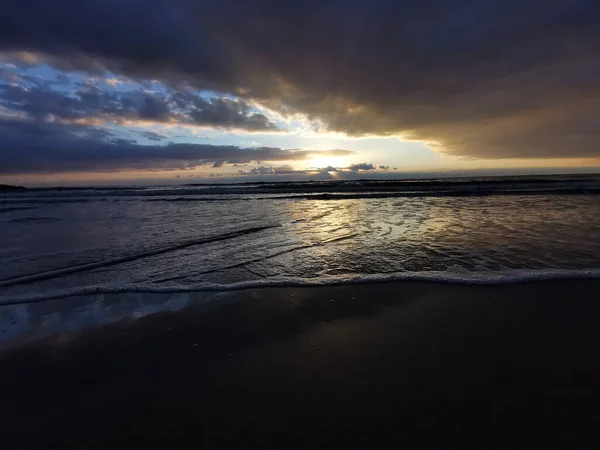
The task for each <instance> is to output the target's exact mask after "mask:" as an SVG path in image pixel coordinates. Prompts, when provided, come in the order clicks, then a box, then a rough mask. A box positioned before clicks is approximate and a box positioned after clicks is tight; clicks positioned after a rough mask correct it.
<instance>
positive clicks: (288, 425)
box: [0, 280, 600, 449]
mask: <svg viewBox="0 0 600 450" xmlns="http://www.w3.org/2000/svg"><path fill="white" fill-rule="evenodd" d="M599 292H600V281H594V280H563V281H561V280H555V281H540V282H530V283H516V284H506V285H497V286H491V285H490V286H474V285H471V286H469V285H450V284H441V283H417V282H402V283H381V284H364V285H340V286H327V287H296V288H294V287H288V288H283V287H279V288H278V287H275V288H265V289H251V290H240V291H233V292H230V293H227V295H226V296H225V297H224V298H223V301H221V302H206V303H203V304H191V305H188V306H186V307H184V308H182V309H180V310H177V311H167V312H159V313H155V314H149V315H145V316H144V317H140V318H137V319H136V318H135V317H136V315H135V314H129V315H128V316H126V317H125V318H123V319H122V320H118V321H116V322H113V323H109V324H107V325H97V326H92V327H84V328H82V329H80V330H77V331H72V332H63V333H60V334H57V335H51V336H47V337H45V338H43V339H37V340H32V341H29V342H27V343H24V344H22V345H13V346H11V347H8V348H5V349H4V350H3V351H2V352H1V353H0V359H1V363H0V373H1V375H0V379H1V380H2V383H0V398H1V399H2V401H1V402H0V411H1V413H0V417H1V421H0V436H1V437H2V444H3V448H133V447H136V448H144V447H152V448H158V447H165V448H278V449H280V448H331V447H337V448H344V447H369V446H374V445H376V446H383V445H386V446H389V445H391V446H393V447H396V448H397V447H400V446H402V447H404V448H440V447H442V446H444V447H446V446H453V447H455V448H466V447H468V448H515V447H522V448H532V447H533V446H536V445H543V446H545V447H559V448H588V447H590V446H592V444H593V442H594V441H593V439H594V438H595V437H597V429H598V425H600V414H599V413H598V411H597V405H598V404H599V403H600V362H599V361H598V359H597V356H596V353H597V343H598V342H599V338H600V328H598V326H597V321H598V317H599V314H598V313H600V302H599V301H598V298H600V297H599V296H598V293H599ZM116 295H117V294H115V296H116ZM120 295H121V296H122V295H123V294H120ZM105 297H109V296H108V295H107V296H105ZM84 300H85V299H84V298H83V297H82V298H79V299H78V298H71V299H59V300H55V301H53V302H48V304H46V305H45V306H40V305H39V304H38V305H37V306H36V307H38V308H40V307H45V308H47V309H53V308H54V309H57V310H58V309H60V308H61V302H62V303H68V302H71V303H73V302H77V301H84ZM105 301H110V299H109V298H107V299H105ZM127 317H129V318H127Z"/></svg>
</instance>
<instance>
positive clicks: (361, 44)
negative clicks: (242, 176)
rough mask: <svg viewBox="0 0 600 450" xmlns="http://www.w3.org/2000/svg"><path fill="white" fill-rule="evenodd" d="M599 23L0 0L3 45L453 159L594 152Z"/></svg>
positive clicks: (490, 12)
mask: <svg viewBox="0 0 600 450" xmlns="http://www.w3.org/2000/svg"><path fill="white" fill-rule="evenodd" d="M598 23H600V3H599V2H597V1H596V0H569V1H567V0H457V1H453V2H449V1H447V0H423V1H419V2H408V1H402V2H401V1H396V0H326V1H323V0H305V1H301V2H282V1H276V0H218V1H217V0H203V1H200V0H197V1H194V0H169V1H167V0H159V1H156V2H145V1H142V0H88V1H86V2H81V1H78V0H58V1H55V2H47V1H46V0H18V1H17V0H9V2H8V4H4V5H3V8H2V9H1V10H0V49H1V50H4V51H12V52H22V51H28V52H34V53H36V54H37V55H38V57H41V58H45V59H46V60H48V61H50V62H51V63H53V64H55V65H58V66H61V67H77V68H84V69H87V70H90V71H93V70H100V69H101V68H103V67H104V68H109V69H111V70H113V71H117V72H123V73H127V74H129V75H134V76H141V77H146V78H159V79H163V80H165V81H167V82H171V83H174V84H176V83H178V82H181V81H183V80H186V81H189V82H191V83H193V84H195V85H196V86H198V87H209V88H214V89H218V90H220V91H223V92H232V93H236V94H242V95H245V96H247V97H253V98H258V99H260V100H261V101H263V102H264V103H266V104H268V105H269V106H271V107H272V108H282V111H283V112H284V113H285V112H288V111H290V110H291V111H301V112H304V113H306V114H308V115H309V116H310V117H313V118H315V119H320V120H322V121H323V122H324V123H325V124H326V125H327V126H328V127H329V128H330V129H332V130H339V131H344V132H347V133H349V134H352V135H365V134H378V135H389V134H403V135H405V136H409V137H412V138H415V139H421V140H425V141H428V142H430V143H431V144H432V145H433V146H434V147H436V148H439V149H440V150H442V151H444V152H447V153H450V154H454V155H465V156H474V157H493V158H497V157H598V156H600V145H599V142H600V135H599V133H600V105H599V103H598V102H597V100H596V99H597V98H599V95H600V60H599V59H598V57H597V55H598V54H600V27H599V26H598ZM17 56H18V55H17ZM21 59H22V60H23V59H25V60H31V55H28V56H27V57H26V58H24V57H23V55H21Z"/></svg>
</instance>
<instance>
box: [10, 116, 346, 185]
mask: <svg viewBox="0 0 600 450" xmlns="http://www.w3.org/2000/svg"><path fill="white" fill-rule="evenodd" d="M353 153H354V152H352V151H347V150H322V151H309V150H289V149H281V148H274V147H258V148H242V147H237V146H233V145H229V146H218V145H205V144H167V145H139V144H138V143H137V142H135V141H131V140H125V139H122V138H121V139H120V138H117V137H115V136H114V135H112V134H111V133H109V132H107V131H105V130H102V129H98V128H92V127H89V126H80V125H63V124H58V123H47V122H39V121H23V120H10V119H0V174H17V173H56V172H74V171H90V170H94V171H99V172H102V171H116V170H185V169H193V168H195V167H197V166H200V165H208V164H212V165H217V166H219V165H223V164H225V163H231V164H233V163H238V164H241V163H251V162H258V163H260V162H262V161H302V160H306V159H309V158H311V157H312V156H317V155H318V156H344V155H350V154H353Z"/></svg>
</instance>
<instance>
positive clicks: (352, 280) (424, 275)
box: [0, 268, 600, 306]
mask: <svg viewBox="0 0 600 450" xmlns="http://www.w3.org/2000/svg"><path fill="white" fill-rule="evenodd" d="M582 279H600V268H594V269H584V270H567V269H547V270H525V269H517V270H510V271H503V272H495V273H492V272H471V273H458V272H456V273H453V272H399V273H390V274H366V275H352V276H330V277H323V278H319V279H302V278H289V277H286V278H274V279H259V280H251V281H243V282H238V283H231V284H217V283H214V284H190V285H171V286H157V285H154V284H129V285H123V286H119V287H114V286H101V285H96V286H86V287H80V288H74V289H66V290H62V291H56V292H51V293H49V292H44V293H37V294H32V295H28V296H20V297H12V298H4V299H2V298H0V306H9V305H19V304H29V303H37V302H43V301H47V300H54V299H61V298H67V297H76V296H89V295H100V294H128V293H130V294H145V293H146V294H161V293H169V294H176V293H191V292H230V291H240V290H249V289H265V288H273V287H319V286H337V285H359V284H375V283H395V282H428V283H440V284H462V285H501V284H513V283H528V282H536V281H549V280H582Z"/></svg>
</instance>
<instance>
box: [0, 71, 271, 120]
mask: <svg viewBox="0 0 600 450" xmlns="http://www.w3.org/2000/svg"><path fill="white" fill-rule="evenodd" d="M29 84H31V85H30V86H28V85H26V84H24V83H21V84H16V83H0V105H1V106H3V107H5V108H7V109H10V110H13V111H16V112H22V113H24V114H26V115H28V116H29V117H31V118H35V119H38V120H46V119H48V118H58V119H62V120H82V119H87V120H93V121H97V122H98V121H100V122H113V123H131V122H132V121H133V122H135V121H144V122H148V121H149V122H156V123H178V124H191V125H197V126H207V127H215V128H238V129H246V130H254V131H258V130H262V131H265V130H274V129H276V126H275V124H274V123H273V122H271V121H270V119H269V118H268V117H267V116H265V115H264V114H261V113H257V112H254V111H252V109H251V106H250V105H249V104H248V102H247V101H244V100H240V99H232V98H228V97H216V98H210V99H207V98H203V97H201V96H200V95H199V94H198V93H195V92H192V91H190V90H179V91H176V90H166V92H151V91H148V90H144V89H142V87H141V86H140V87H139V88H138V89H132V90H129V91H125V92H118V91H106V90H103V89H101V88H100V87H99V86H97V85H96V84H92V83H91V82H88V83H86V84H85V85H84V86H82V87H80V88H79V89H77V90H75V91H74V92H72V93H69V92H65V91H64V90H56V89H53V88H52V86H49V85H48V84H46V83H44V82H41V81H38V80H31V81H30V83H29Z"/></svg>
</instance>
